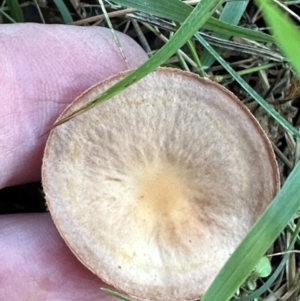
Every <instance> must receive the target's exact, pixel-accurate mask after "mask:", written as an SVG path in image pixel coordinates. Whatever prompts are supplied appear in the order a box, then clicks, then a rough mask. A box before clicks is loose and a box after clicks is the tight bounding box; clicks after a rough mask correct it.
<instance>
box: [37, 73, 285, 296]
mask: <svg viewBox="0 0 300 301" xmlns="http://www.w3.org/2000/svg"><path fill="white" fill-rule="evenodd" d="M126 74H127V73H122V74H119V75H117V76H115V77H112V78H110V79H108V80H106V81H104V82H102V83H100V84H98V85H95V86H93V87H92V88H90V89H89V90H87V91H86V92H85V93H83V94H82V95H81V96H79V97H78V98H77V99H76V100H75V101H74V102H73V104H71V105H70V106H69V107H68V108H67V109H66V110H65V111H64V112H63V113H62V115H61V116H60V118H59V119H61V118H64V117H66V116H69V115H70V114H71V113H72V112H74V111H75V110H77V109H79V108H81V107H82V106H84V105H85V104H87V103H88V102H90V101H92V100H93V99H94V98H95V97H96V96H98V95H99V94H101V93H103V92H104V91H105V90H106V89H108V88H109V87H110V86H111V85H113V84H114V83H116V82H117V81H119V80H120V79H121V78H123V77H124V76H125V75H126ZM42 178H43V187H44V191H45V195H46V200H47V204H48V208H49V210H50V213H51V215H52V218H53V221H54V223H55V225H56V227H57V228H58V231H59V232H60V234H61V236H62V237H63V239H64V240H65V242H66V243H67V245H68V246H69V247H70V249H71V250H72V252H73V253H74V254H75V255H76V257H77V258H78V259H79V260H80V261H81V262H82V263H83V264H84V265H85V266H86V267H87V268H88V269H90V270H91V271H92V272H93V273H95V274H97V275H98V277H100V278H101V279H102V280H104V281H105V282H106V283H108V284H110V285H112V286H114V287H115V288H117V289H118V290H120V291H121V292H123V293H126V294H128V295H130V296H132V297H136V298H139V299H144V300H161V301H168V300H173V301H174V300H194V299H198V298H199V297H201V296H202V295H203V294H204V293H205V291H206V290H207V288H208V287H209V285H210V284H211V282H212V281H213V279H214V278H215V276H216V275H217V273H218V272H219V270H220V269H221V268H222V266H223V265H224V263H225V262H226V260H227V259H228V258H229V256H230V255H231V254H232V253H233V251H234V250H235V248H236V247H237V245H238V244H239V243H240V242H241V240H242V239H243V238H244V237H245V235H246V234H247V232H248V231H249V229H250V228H251V226H252V225H253V224H254V223H255V221H256V220H257V219H258V217H259V216H260V215H261V214H262V212H263V211H264V209H265V208H266V206H267V205H268V204H269V203H270V201H271V200H272V199H273V197H274V196H275V195H276V193H277V191H278V189H279V175H278V170H277V164H276V160H275V156H274V153H273V150H272V147H271V144H270V142H269V140H268V138H267V137H266V135H265V134H264V132H263V130H262V129H261V127H260V125H259V123H258V122H257V121H256V120H255V118H254V117H253V116H252V115H251V113H250V112H249V111H248V109H247V108H246V107H245V106H244V105H243V104H242V103H241V102H240V101H239V100H238V99H237V98H236V97H235V96H234V95H233V94H232V93H231V92H229V91H228V90H226V89H225V88H223V87H222V86H220V85H219V84H217V83H215V82H212V81H210V80H207V79H203V78H200V77H198V76H197V75H195V74H192V73H188V72H184V71H180V70H175V69H171V68H160V69H158V70H157V71H155V72H153V73H151V74H149V75H148V76H146V77H145V78H144V79H142V80H140V81H139V82H137V83H135V84H133V85H132V86H130V87H128V88H127V89H125V90H124V91H122V92H121V93H120V94H118V95H116V96H114V97H113V98H112V99H111V100H109V101H107V102H105V103H102V104H101V105H98V106H96V107H95V108H93V109H92V110H89V111H87V112H85V113H83V114H81V115H79V116H77V117H76V118H73V119H71V120H70V121H68V122H67V123H64V124H62V125H60V126H58V127H56V128H54V129H53V130H52V132H51V133H50V136H49V139H48V142H47V146H46V149H45V154H44V159H43V169H42Z"/></svg>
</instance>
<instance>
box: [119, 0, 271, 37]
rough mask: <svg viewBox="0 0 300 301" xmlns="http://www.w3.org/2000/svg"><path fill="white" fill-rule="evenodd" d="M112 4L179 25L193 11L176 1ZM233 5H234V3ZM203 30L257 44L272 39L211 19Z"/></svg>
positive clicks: (121, 1)
mask: <svg viewBox="0 0 300 301" xmlns="http://www.w3.org/2000/svg"><path fill="white" fill-rule="evenodd" d="M114 2H116V3H118V4H121V5H125V6H128V7H131V8H135V9H137V10H140V11H142V12H145V13H148V14H151V15H154V16H157V17H161V18H166V19H169V20H172V21H174V22H179V23H183V22H184V20H185V19H186V18H187V17H188V15H189V14H190V13H191V11H192V10H193V8H192V7H191V6H188V5H187V4H185V3H183V2H181V1H178V0H175V1H174V0H146V1H137V0H116V1H114ZM234 4H235V5H236V2H235V1H234ZM203 28H205V29H208V30H211V31H213V32H218V33H221V34H226V35H230V36H239V37H244V38H247V39H250V40H254V41H258V42H265V43H268V42H271V43H272V42H273V38H272V37H271V36H270V35H268V34H265V33H262V32H259V31H255V30H251V29H247V28H242V27H238V26H233V25H231V24H228V23H226V22H222V21H220V20H218V19H215V18H213V17H210V18H209V19H208V20H207V22H206V24H204V25H203Z"/></svg>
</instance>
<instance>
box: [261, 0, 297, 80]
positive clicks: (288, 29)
mask: <svg viewBox="0 0 300 301" xmlns="http://www.w3.org/2000/svg"><path fill="white" fill-rule="evenodd" d="M256 2H257V3H258V4H259V5H260V7H261V10H262V12H263V16H264V18H265V19H266V21H267V23H268V24H269V25H270V26H271V30H272V31H273V32H274V38H275V41H276V43H277V45H278V46H279V47H280V48H281V50H282V52H283V53H284V54H285V55H286V56H287V58H288V59H289V60H290V63H291V65H292V66H293V68H294V69H295V71H296V72H297V73H298V75H299V76H300V59H299V49H300V31H299V30H298V29H297V27H296V26H295V24H294V23H293V22H292V21H291V20H290V19H289V18H288V17H287V16H286V15H285V14H284V13H283V12H282V11H281V10H280V9H279V8H278V7H277V6H276V5H275V4H274V3H273V2H271V1H265V0H256Z"/></svg>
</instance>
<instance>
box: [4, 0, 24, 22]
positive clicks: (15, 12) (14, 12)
mask: <svg viewBox="0 0 300 301" xmlns="http://www.w3.org/2000/svg"><path fill="white" fill-rule="evenodd" d="M6 4H7V6H8V8H9V12H10V14H11V16H12V18H13V19H14V20H16V22H24V15H23V11H22V8H21V6H20V4H19V2H18V0H6Z"/></svg>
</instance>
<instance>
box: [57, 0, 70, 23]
mask: <svg viewBox="0 0 300 301" xmlns="http://www.w3.org/2000/svg"><path fill="white" fill-rule="evenodd" d="M53 1H54V3H55V5H56V6H57V8H58V10H59V12H60V14H61V16H62V18H63V19H64V22H65V24H69V23H72V22H73V18H72V16H71V14H70V12H69V10H68V8H67V7H66V5H65V3H64V2H63V0H53Z"/></svg>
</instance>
